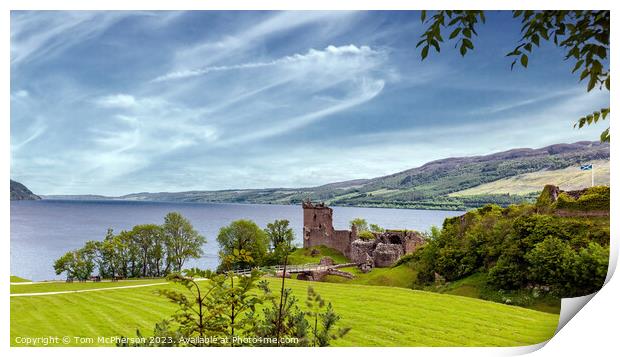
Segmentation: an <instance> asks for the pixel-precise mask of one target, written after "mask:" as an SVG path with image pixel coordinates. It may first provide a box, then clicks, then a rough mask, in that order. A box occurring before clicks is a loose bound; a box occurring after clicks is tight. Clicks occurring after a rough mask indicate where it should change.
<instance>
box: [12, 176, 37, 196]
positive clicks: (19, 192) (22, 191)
mask: <svg viewBox="0 0 620 357" xmlns="http://www.w3.org/2000/svg"><path fill="white" fill-rule="evenodd" d="M10 181H11V201H21V200H40V199H41V197H39V196H37V195H35V194H34V193H32V191H30V190H29V189H28V188H27V187H26V186H24V185H22V184H21V183H19V182H17V181H13V180H10Z"/></svg>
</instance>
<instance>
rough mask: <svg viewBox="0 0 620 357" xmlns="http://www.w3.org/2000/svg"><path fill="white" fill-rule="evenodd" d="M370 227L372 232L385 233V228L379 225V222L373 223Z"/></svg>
mask: <svg viewBox="0 0 620 357" xmlns="http://www.w3.org/2000/svg"><path fill="white" fill-rule="evenodd" d="M368 227H369V230H370V231H371V232H372V233H383V232H385V228H383V227H381V226H379V225H378V224H374V223H371V224H370V225H369V226H368Z"/></svg>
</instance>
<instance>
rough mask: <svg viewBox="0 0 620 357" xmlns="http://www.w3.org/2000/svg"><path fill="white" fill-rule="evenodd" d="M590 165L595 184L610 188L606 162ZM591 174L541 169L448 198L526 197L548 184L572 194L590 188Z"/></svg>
mask: <svg viewBox="0 0 620 357" xmlns="http://www.w3.org/2000/svg"><path fill="white" fill-rule="evenodd" d="M590 163H591V164H593V165H594V184H595V185H605V186H609V180H610V172H609V170H610V169H609V160H594V161H592V162H590ZM591 175H592V172H591V171H581V170H580V169H579V166H576V165H575V166H570V167H567V168H564V169H559V170H543V171H536V172H530V173H527V174H523V175H518V176H512V177H508V178H504V179H501V180H497V181H493V182H489V183H484V184H482V185H480V186H476V187H472V188H468V189H466V190H463V191H458V192H454V193H451V194H450V196H456V197H458V196H471V195H489V194H495V195H501V194H511V195H526V194H529V193H535V192H540V190H541V188H542V187H543V186H545V185H549V184H551V185H555V186H560V187H562V189H563V190H565V191H575V190H580V189H583V188H587V187H590V185H591V184H592V176H591Z"/></svg>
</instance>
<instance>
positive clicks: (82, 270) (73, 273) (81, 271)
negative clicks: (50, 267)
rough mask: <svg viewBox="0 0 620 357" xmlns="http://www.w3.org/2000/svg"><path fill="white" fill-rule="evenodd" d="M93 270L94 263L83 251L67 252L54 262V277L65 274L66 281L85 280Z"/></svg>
mask: <svg viewBox="0 0 620 357" xmlns="http://www.w3.org/2000/svg"><path fill="white" fill-rule="evenodd" d="M94 269H95V263H94V262H93V260H92V258H91V256H90V255H89V252H88V251H86V250H85V249H76V250H73V251H70V252H67V253H65V254H64V255H63V256H62V257H60V258H59V259H57V260H56V261H55V262H54V271H55V272H56V275H60V274H62V273H66V274H67V279H78V280H81V281H82V280H86V279H88V278H89V277H90V275H91V274H92V272H93V270H94Z"/></svg>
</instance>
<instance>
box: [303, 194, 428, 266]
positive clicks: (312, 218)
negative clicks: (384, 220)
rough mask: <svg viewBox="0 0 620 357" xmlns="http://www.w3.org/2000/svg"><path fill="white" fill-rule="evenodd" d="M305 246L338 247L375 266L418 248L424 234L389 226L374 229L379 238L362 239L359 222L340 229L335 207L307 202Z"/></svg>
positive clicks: (358, 259)
mask: <svg viewBox="0 0 620 357" xmlns="http://www.w3.org/2000/svg"><path fill="white" fill-rule="evenodd" d="M302 207H303V210H304V230H303V236H304V245H303V246H304V248H311V247H316V246H320V245H323V246H326V247H329V248H333V249H336V250H337V251H339V252H340V253H342V254H343V255H344V256H345V257H347V258H349V259H350V260H351V261H352V262H354V263H358V264H360V265H365V266H367V267H369V268H371V267H389V266H392V265H393V264H394V263H395V262H396V261H397V260H398V259H400V257H401V256H403V255H405V254H408V253H412V252H414V251H415V250H416V249H417V248H418V247H419V246H420V245H421V244H423V243H424V238H423V237H422V235H420V233H418V232H416V231H405V230H387V231H385V232H383V233H374V235H375V239H371V240H362V239H360V238H359V236H358V234H357V233H358V232H357V229H356V227H355V226H352V227H351V229H350V230H336V229H334V226H333V219H332V215H333V210H332V209H331V208H330V207H328V206H326V205H325V204H324V203H317V204H313V203H312V202H310V201H306V202H303V204H302Z"/></svg>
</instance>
